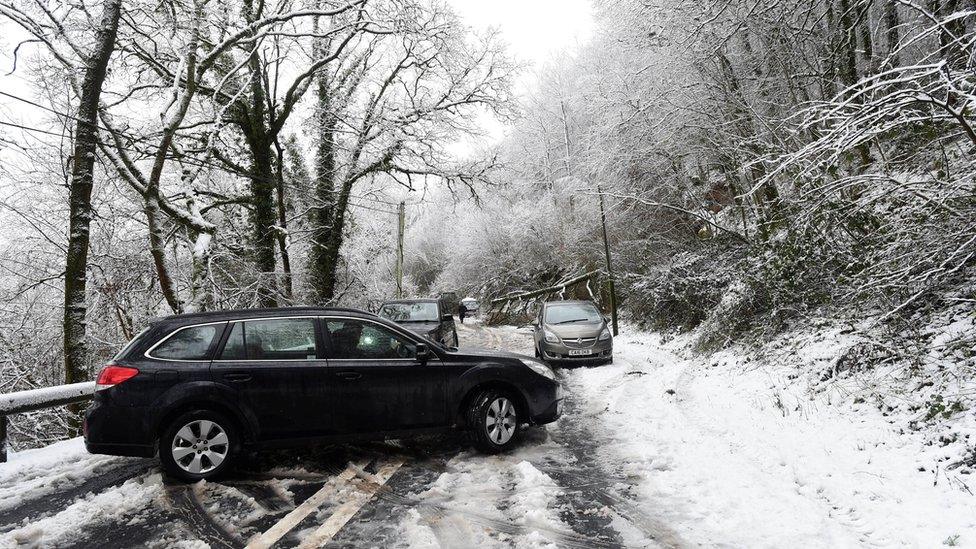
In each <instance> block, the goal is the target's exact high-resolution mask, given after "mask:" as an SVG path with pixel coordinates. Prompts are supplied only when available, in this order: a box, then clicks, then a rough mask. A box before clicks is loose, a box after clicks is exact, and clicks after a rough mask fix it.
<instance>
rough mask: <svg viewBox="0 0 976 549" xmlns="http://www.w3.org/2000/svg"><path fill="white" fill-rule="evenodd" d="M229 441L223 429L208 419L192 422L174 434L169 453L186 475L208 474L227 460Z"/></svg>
mask: <svg viewBox="0 0 976 549" xmlns="http://www.w3.org/2000/svg"><path fill="white" fill-rule="evenodd" d="M229 450H230V440H228V438H227V432H226V431H224V428H223V427H221V426H220V425H218V424H217V423H214V422H213V421H210V420H208V419H196V420H193V421H191V422H189V423H187V424H186V425H184V426H183V427H181V428H180V430H179V431H177V432H176V436H174V437H173V445H172V447H171V449H170V452H171V453H172V454H173V461H175V462H176V465H177V466H178V467H179V468H180V469H183V470H184V471H186V472H188V473H194V474H201V473H209V472H210V471H213V470H214V469H216V468H217V467H220V464H221V463H223V462H224V459H226V458H227V452H228V451H229Z"/></svg>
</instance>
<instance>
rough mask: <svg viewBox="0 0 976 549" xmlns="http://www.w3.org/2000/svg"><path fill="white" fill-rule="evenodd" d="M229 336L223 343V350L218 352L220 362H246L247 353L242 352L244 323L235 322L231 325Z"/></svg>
mask: <svg viewBox="0 0 976 549" xmlns="http://www.w3.org/2000/svg"><path fill="white" fill-rule="evenodd" d="M232 326H233V328H231V330H230V335H229V336H227V342H226V343H224V350H223V351H221V352H220V360H246V359H247V353H245V352H244V323H243V322H235V323H233V324H232Z"/></svg>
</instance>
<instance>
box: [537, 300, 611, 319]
mask: <svg viewBox="0 0 976 549" xmlns="http://www.w3.org/2000/svg"><path fill="white" fill-rule="evenodd" d="M601 320H603V317H602V316H601V315H600V311H598V310H597V308H596V306H594V305H593V304H592V303H565V304H559V305H549V306H548V307H546V323H547V324H572V323H573V322H599V321H601Z"/></svg>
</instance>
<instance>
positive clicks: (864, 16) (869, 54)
mask: <svg viewBox="0 0 976 549" xmlns="http://www.w3.org/2000/svg"><path fill="white" fill-rule="evenodd" d="M872 1H873V0H861V6H860V10H859V13H858V17H857V33H858V35H859V39H860V43H861V51H862V52H863V53H862V55H861V58H862V59H863V61H864V72H865V73H867V74H874V72H875V71H876V70H877V69H878V62H877V59H876V58H875V55H874V40H873V39H872V37H871V2H872Z"/></svg>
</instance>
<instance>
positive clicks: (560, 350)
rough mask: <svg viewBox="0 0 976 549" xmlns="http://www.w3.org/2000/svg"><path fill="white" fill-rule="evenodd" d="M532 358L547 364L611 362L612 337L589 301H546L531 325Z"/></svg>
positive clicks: (600, 315) (594, 306)
mask: <svg viewBox="0 0 976 549" xmlns="http://www.w3.org/2000/svg"><path fill="white" fill-rule="evenodd" d="M532 328H533V331H532V335H533V338H534V340H535V356H536V357H537V358H541V359H543V360H545V361H546V362H550V363H561V364H566V365H569V364H600V363H611V362H613V336H612V335H611V334H610V328H609V326H607V319H606V317H604V316H603V314H602V313H600V309H599V308H598V307H597V306H596V304H595V303H593V302H592V301H568V300H567V301H549V302H546V303H543V305H542V307H540V308H539V314H538V315H537V316H536V318H535V319H534V320H533V321H532Z"/></svg>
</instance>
